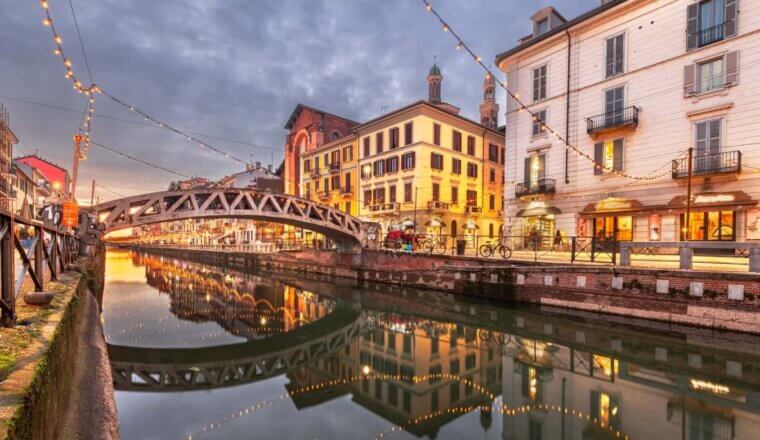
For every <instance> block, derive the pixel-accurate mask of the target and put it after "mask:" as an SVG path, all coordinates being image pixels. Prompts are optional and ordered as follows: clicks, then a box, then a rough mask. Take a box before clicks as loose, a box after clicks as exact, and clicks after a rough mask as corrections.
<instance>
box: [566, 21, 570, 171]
mask: <svg viewBox="0 0 760 440" xmlns="http://www.w3.org/2000/svg"><path fill="white" fill-rule="evenodd" d="M565 35H567V89H566V93H565V140H566V141H567V142H570V45H571V43H570V32H568V30H567V29H565ZM569 162H570V151H568V149H567V148H565V184H569V183H570V165H569Z"/></svg>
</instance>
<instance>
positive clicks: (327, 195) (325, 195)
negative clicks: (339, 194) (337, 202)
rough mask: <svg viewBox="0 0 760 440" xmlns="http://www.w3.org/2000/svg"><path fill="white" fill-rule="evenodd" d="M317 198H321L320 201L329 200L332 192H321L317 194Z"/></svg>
mask: <svg viewBox="0 0 760 440" xmlns="http://www.w3.org/2000/svg"><path fill="white" fill-rule="evenodd" d="M317 197H319V198H320V199H329V198H330V191H319V192H317Z"/></svg>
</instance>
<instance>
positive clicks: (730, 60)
mask: <svg viewBox="0 0 760 440" xmlns="http://www.w3.org/2000/svg"><path fill="white" fill-rule="evenodd" d="M737 82H739V52H737V51H733V52H728V53H727V54H726V85H727V86H730V85H733V84H736V83H737Z"/></svg>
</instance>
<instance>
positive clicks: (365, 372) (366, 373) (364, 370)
mask: <svg viewBox="0 0 760 440" xmlns="http://www.w3.org/2000/svg"><path fill="white" fill-rule="evenodd" d="M370 371H372V370H371V369H370V368H369V365H365V366H363V367H362V373H363V374H364V375H365V376H366V375H368V374H369V373H370Z"/></svg>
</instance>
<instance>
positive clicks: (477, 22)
mask: <svg viewBox="0 0 760 440" xmlns="http://www.w3.org/2000/svg"><path fill="white" fill-rule="evenodd" d="M71 2H72V3H73V6H74V11H75V12H76V17H77V20H78V23H79V27H80V31H81V35H82V39H83V42H84V47H85V50H86V54H87V59H88V61H89V65H90V70H91V72H92V77H93V79H94V82H95V83H96V84H99V85H101V86H102V87H103V88H104V89H107V90H108V91H110V92H111V93H112V94H114V95H116V96H118V97H120V98H122V99H123V100H125V101H127V102H129V103H130V104H133V105H135V106H136V107H139V108H141V109H143V110H145V111H146V112H148V113H149V114H151V115H154V116H156V117H157V118H159V119H161V120H163V121H166V122H168V123H170V124H172V125H174V126H176V127H178V128H180V129H183V130H187V131H191V132H194V133H198V134H199V135H203V136H206V137H203V138H202V139H204V140H205V141H207V142H208V143H209V144H212V145H214V146H217V147H219V148H221V149H223V150H225V151H229V152H230V153H232V154H234V155H236V156H237V157H240V158H242V159H245V160H253V161H261V162H264V163H269V162H271V161H274V163H275V166H277V164H278V163H279V162H280V160H281V159H282V150H283V143H284V135H285V131H284V130H283V125H284V123H285V122H286V120H287V118H288V116H289V115H290V113H291V111H292V110H293V108H294V106H295V105H296V104H297V103H299V102H302V103H304V104H308V105H312V106H315V107H319V108H322V109H325V110H326V111H329V112H332V113H336V114H339V115H342V116H345V117H348V118H351V119H354V120H359V121H362V120H366V119H369V118H372V117H374V116H377V115H378V114H379V113H380V112H381V109H383V108H384V107H386V106H387V107H388V108H390V109H393V108H395V107H399V106H402V105H405V104H407V103H409V102H410V101H413V100H417V99H421V98H424V97H425V96H426V93H427V90H426V82H425V76H426V74H427V70H428V69H429V68H430V65H431V63H432V60H433V56H434V55H437V57H438V64H439V66H440V67H441V69H442V71H443V74H444V84H443V97H444V99H445V100H447V101H449V102H452V103H454V104H456V105H458V106H460V107H461V108H462V112H463V113H464V115H465V116H468V117H472V118H477V106H478V104H479V102H480V98H481V96H480V95H481V90H480V84H481V81H482V79H483V71H482V70H480V68H479V67H478V66H477V65H475V64H474V63H473V62H472V60H471V59H470V58H468V57H466V56H464V55H463V54H462V53H460V52H457V51H456V50H454V45H455V41H454V40H452V38H451V36H450V35H448V34H446V33H444V32H442V30H441V27H440V25H439V23H438V22H437V21H436V20H434V18H433V17H432V16H431V15H430V14H428V13H426V12H425V11H424V9H423V7H422V3H421V1H420V0H206V1H202V0H162V1H155V0H131V1H123V0H71ZM550 3H551V4H553V5H554V6H555V7H557V8H558V9H559V11H560V12H561V13H562V14H564V15H565V16H566V17H568V18H571V17H574V16H576V15H578V14H579V13H581V12H583V11H585V10H588V9H590V8H592V7H593V6H595V5H596V4H597V3H598V0H554V1H551V2H550V1H547V0H540V1H538V0H536V1H532V0H437V1H435V2H434V5H435V7H436V8H437V9H438V10H439V12H440V13H441V14H442V15H443V16H444V18H445V19H447V21H448V22H449V23H450V24H451V26H452V27H453V28H454V29H455V30H457V32H458V33H459V34H460V35H461V36H462V37H463V38H464V39H465V40H466V41H467V42H468V43H469V44H470V45H471V46H472V47H473V48H474V49H475V50H476V51H477V52H478V53H479V54H481V56H482V57H483V59H484V60H489V61H492V60H493V58H494V55H495V54H496V53H498V52H500V51H503V50H506V49H508V48H510V47H512V46H514V44H515V41H516V39H517V38H518V37H519V36H522V35H525V34H527V33H529V32H530V29H531V24H530V21H529V19H528V17H529V16H530V15H531V14H532V13H533V12H535V11H536V10H538V9H540V8H541V7H543V6H546V5H548V4H550ZM49 4H50V10H51V13H52V17H53V20H54V22H55V24H56V28H57V30H58V32H59V33H60V34H61V36H62V37H63V46H64V50H65V51H66V54H67V56H68V57H69V58H71V60H72V61H73V63H74V70H75V72H76V73H77V75H78V76H79V77H80V78H82V80H87V79H88V73H87V70H86V68H85V63H84V58H83V56H82V50H81V48H80V45H79V40H78V38H77V32H76V28H75V26H74V20H73V18H72V11H71V8H70V7H69V1H68V0H49ZM43 18H44V15H43V11H42V9H41V7H40V5H39V2H36V1H29V0H0V41H1V42H2V44H0V78H1V79H2V80H1V81H0V101H1V102H2V103H3V104H4V105H5V106H6V107H7V108H8V109H9V111H10V113H11V126H12V128H13V130H14V132H15V133H16V135H17V136H18V137H19V138H20V143H19V144H18V145H17V146H16V149H15V155H17V156H18V155H21V154H29V153H34V152H38V153H39V154H40V155H42V156H45V157H48V158H50V159H51V160H53V161H55V162H57V163H59V164H62V165H65V166H66V167H70V163H71V159H72V147H71V140H70V139H71V136H72V135H73V134H74V132H75V130H76V129H77V126H78V124H79V123H80V121H81V117H82V115H81V112H82V109H83V108H84V106H85V99H84V98H83V96H82V95H80V94H78V93H76V92H75V91H73V90H72V88H71V84H70V83H69V82H68V81H66V80H65V79H64V76H63V75H64V73H65V71H64V69H63V66H62V64H61V62H60V60H59V59H57V57H55V56H53V54H52V51H53V49H54V46H53V42H52V38H51V34H50V31H49V29H48V28H46V27H44V26H43V25H42V19H43ZM499 99H500V102H502V103H503V101H504V97H503V94H501V95H500V98H499ZM502 105H503V104H502ZM92 137H93V140H95V141H97V142H100V143H103V144H106V145H109V146H112V147H114V148H118V149H120V150H122V151H124V152H127V153H129V154H132V155H134V156H137V157H140V158H144V159H147V160H150V161H152V162H155V163H156V164H159V165H162V166H165V167H167V168H170V169H173V170H176V171H178V172H181V173H184V174H187V175H191V176H205V177H210V178H214V179H216V178H219V177H221V176H223V175H225V174H229V173H232V172H236V171H239V170H240V169H241V166H240V164H238V163H236V162H233V161H231V160H229V159H227V158H224V157H222V156H220V155H218V154H216V153H213V152H210V151H208V150H203V149H201V148H199V147H198V145H197V144H194V143H192V142H189V141H187V140H186V139H185V138H184V137H182V136H179V135H177V134H174V133H171V132H168V131H166V130H164V129H161V128H159V127H155V126H150V125H146V124H145V121H143V120H142V119H141V118H140V117H139V116H135V114H133V113H131V112H129V111H128V110H127V109H125V108H123V107H120V106H118V105H116V104H114V103H113V102H110V101H109V100H108V99H107V98H105V97H103V96H100V97H98V98H97V101H96V104H95V120H94V123H93V133H92ZM92 179H96V180H97V181H98V183H99V185H103V186H104V187H105V188H108V189H110V190H112V191H115V192H116V193H118V194H124V195H131V194H138V193H141V192H146V191H153V190H161V189H163V188H165V187H166V186H167V184H168V183H169V182H170V181H172V180H176V179H178V177H177V176H175V175H172V174H168V173H166V172H162V171H159V170H156V169H152V168H149V167H146V166H144V165H140V164H138V163H135V162H133V161H130V160H128V159H125V158H122V157H119V156H116V155H114V154H113V153H111V152H108V151H105V150H102V149H100V148H98V147H96V146H92V147H91V148H90V153H89V158H88V159H87V161H86V162H84V163H83V164H82V165H81V167H80V180H79V182H80V185H79V188H80V192H79V197H80V198H84V197H86V198H89V190H90V182H91V180H92ZM105 188H98V191H97V195H98V196H99V197H100V198H101V200H105V199H110V198H115V197H116V196H115V194H114V193H112V192H108V190H107V189H105Z"/></svg>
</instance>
